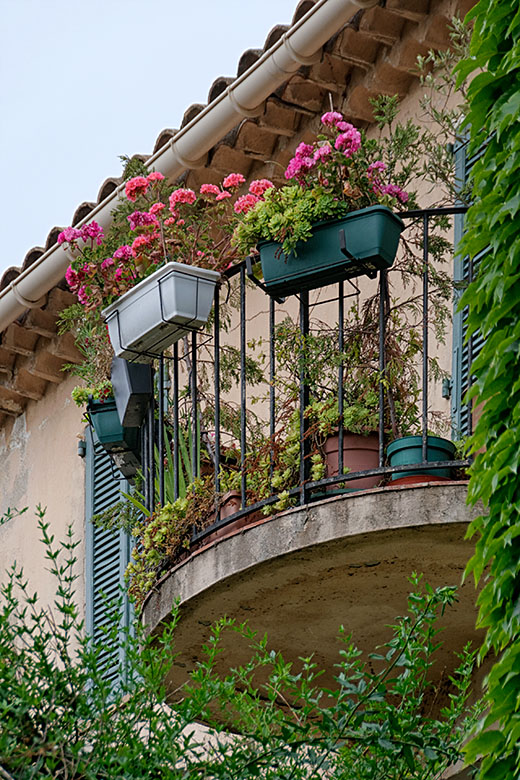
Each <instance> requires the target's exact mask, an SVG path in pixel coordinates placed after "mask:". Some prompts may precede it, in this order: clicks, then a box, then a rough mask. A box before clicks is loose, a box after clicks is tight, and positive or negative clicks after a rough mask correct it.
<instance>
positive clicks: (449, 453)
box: [386, 434, 456, 485]
mask: <svg viewBox="0 0 520 780" xmlns="http://www.w3.org/2000/svg"><path fill="white" fill-rule="evenodd" d="M455 451H456V446H455V444H453V442H451V441H449V439H444V438H442V437H441V436H434V435H432V434H428V435H427V447H426V461H427V462H437V461H451V460H454V458H455ZM386 452H387V457H388V464H389V465H390V466H408V465H410V466H413V465H414V464H417V463H422V462H423V451H422V436H417V435H415V436H414V435H410V436H401V437H399V438H397V439H394V441H392V442H390V444H389V445H388V447H387V451H386ZM451 476H452V470H451V468H450V467H448V466H447V467H445V468H444V467H438V468H432V469H423V470H420V471H417V470H414V469H410V471H401V472H398V473H397V474H392V482H393V484H394V485H395V484H401V485H403V484H417V483H420V482H442V481H444V480H449V479H451Z"/></svg>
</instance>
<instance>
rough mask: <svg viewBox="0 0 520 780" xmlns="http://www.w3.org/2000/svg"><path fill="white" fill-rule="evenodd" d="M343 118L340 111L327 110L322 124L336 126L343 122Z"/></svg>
mask: <svg viewBox="0 0 520 780" xmlns="http://www.w3.org/2000/svg"><path fill="white" fill-rule="evenodd" d="M342 120H343V115H342V114H340V113H339V111H326V112H325V113H324V114H323V116H322V118H321V123H322V125H327V126H328V127H334V126H337V124H338V122H341V121H342Z"/></svg>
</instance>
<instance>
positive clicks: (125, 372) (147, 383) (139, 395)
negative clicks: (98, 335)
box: [110, 357, 153, 428]
mask: <svg viewBox="0 0 520 780" xmlns="http://www.w3.org/2000/svg"><path fill="white" fill-rule="evenodd" d="M110 380H111V382H112V390H113V391H114V399H115V402H116V407H117V412H118V414H119V419H120V421H121V424H122V425H123V426H124V427H126V428H138V427H139V426H140V425H141V423H142V421H143V419H144V416H145V414H146V410H147V408H148V405H149V404H150V401H151V399H152V396H153V368H152V366H150V365H144V364H142V363H129V362H128V360H123V358H118V357H115V358H114V359H113V360H112V370H111V373H110Z"/></svg>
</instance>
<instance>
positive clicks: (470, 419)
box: [466, 257, 473, 436]
mask: <svg viewBox="0 0 520 780" xmlns="http://www.w3.org/2000/svg"><path fill="white" fill-rule="evenodd" d="M472 281H473V258H472V257H468V284H471V282H472ZM472 363H473V335H471V336H470V337H469V339H468V381H467V388H466V392H468V391H469V389H470V387H471V364H472ZM467 408H468V412H467V414H468V430H467V433H468V436H471V434H472V433H473V399H472V398H471V399H470V400H469V401H468V403H467Z"/></svg>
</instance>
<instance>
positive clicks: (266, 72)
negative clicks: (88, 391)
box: [0, 0, 379, 332]
mask: <svg viewBox="0 0 520 780" xmlns="http://www.w3.org/2000/svg"><path fill="white" fill-rule="evenodd" d="M378 3H379V0H318V2H317V3H316V5H314V6H313V7H312V8H311V9H310V10H309V11H308V12H307V13H306V14H305V15H304V16H303V17H302V18H301V19H300V20H299V21H298V22H297V23H296V24H294V25H293V26H292V27H291V28H290V30H288V31H287V32H286V33H285V34H284V35H283V36H282V37H281V38H280V39H279V40H278V41H277V42H276V43H275V44H274V46H272V47H271V48H270V49H268V51H266V52H265V53H264V54H263V55H262V56H261V57H260V59H258V60H257V61H256V62H255V63H254V64H253V65H252V66H251V67H250V68H248V70H246V71H245V72H244V73H243V74H242V75H241V76H239V77H238V78H237V79H235V81H234V82H233V83H232V84H231V85H230V86H229V87H228V88H227V89H226V90H225V91H224V92H222V93H221V94H220V95H219V96H218V97H217V98H215V100H213V101H212V102H211V103H210V104H209V105H207V106H206V107H205V108H204V109H203V110H202V111H201V112H200V113H199V114H197V116H196V117H194V119H192V120H191V122H189V123H188V124H187V125H186V126H185V127H183V128H182V129H181V130H179V132H178V133H176V135H175V136H174V138H172V139H171V141H170V142H169V143H168V144H167V145H166V146H165V147H161V149H159V150H158V151H157V152H156V153H155V154H154V155H153V156H152V157H151V158H150V159H149V160H148V161H147V166H148V167H149V168H150V170H155V171H160V172H161V173H162V174H164V176H166V177H168V178H175V177H177V176H179V175H180V174H181V173H182V172H183V171H184V170H186V169H187V168H197V167H200V166H201V165H204V159H205V155H206V153H207V152H208V151H209V150H210V149H211V148H212V147H213V146H214V145H215V144H216V143H218V141H220V140H221V139H222V138H223V137H224V136H225V135H226V133H228V132H229V131H230V130H231V129H232V128H233V127H235V125H236V124H238V122H240V120H241V119H243V118H244V117H247V116H257V115H259V114H260V113H261V111H262V104H263V102H264V100H266V98H268V97H269V95H270V94H271V93H272V92H273V91H274V90H275V89H277V88H278V87H279V86H280V85H281V84H283V83H284V82H285V81H287V79H288V78H289V76H290V75H291V74H292V73H295V72H296V71H297V70H298V68H299V67H300V66H301V65H308V64H311V63H313V62H316V61H317V60H318V59H319V56H320V51H319V50H320V49H321V47H322V46H323V45H324V44H325V43H326V42H327V41H328V40H329V38H331V37H332V36H333V35H334V34H335V33H337V32H338V31H339V30H340V29H341V28H342V27H343V25H345V24H346V23H347V22H348V21H350V19H351V18H352V17H353V16H354V14H355V13H357V12H358V11H359V10H360V9H363V8H371V7H373V6H375V5H378ZM122 190H123V185H120V186H119V187H118V188H117V190H115V191H114V192H113V193H112V194H111V195H109V197H108V198H105V200H104V201H102V202H101V203H100V204H98V205H97V206H96V207H95V208H94V209H93V210H92V211H91V212H90V213H89V214H88V216H87V217H86V218H85V219H84V220H82V221H81V222H80V223H79V225H82V224H84V223H86V222H90V221H91V220H92V219H95V220H96V221H97V222H99V224H100V225H102V226H103V227H104V228H105V229H107V228H108V227H109V225H110V223H111V221H112V217H111V212H112V211H113V209H114V208H115V206H116V203H117V200H118V199H119V198H120V195H121V192H122ZM69 262H70V260H69V256H68V250H67V249H66V248H65V247H64V245H58V244H54V246H52V247H51V248H50V249H49V250H48V251H47V252H45V254H43V255H42V256H41V257H40V258H38V260H36V261H35V262H34V263H33V264H32V265H31V266H30V267H29V268H27V269H26V270H25V271H23V272H22V273H21V274H20V275H19V276H18V277H17V278H16V279H15V280H13V281H12V282H11V284H9V285H8V286H7V287H6V288H4V289H3V290H2V291H0V332H1V331H2V330H4V328H6V327H7V326H8V325H10V324H11V323H12V322H13V321H14V320H15V319H16V318H17V317H18V316H19V315H20V314H22V313H23V312H24V311H25V310H26V309H27V308H35V307H39V306H41V305H42V303H43V300H42V299H43V296H45V295H46V294H47V293H48V292H49V290H51V289H52V288H53V287H54V286H55V285H56V284H58V283H59V282H60V281H61V279H63V276H64V274H65V271H66V269H67V267H68V265H69Z"/></svg>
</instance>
